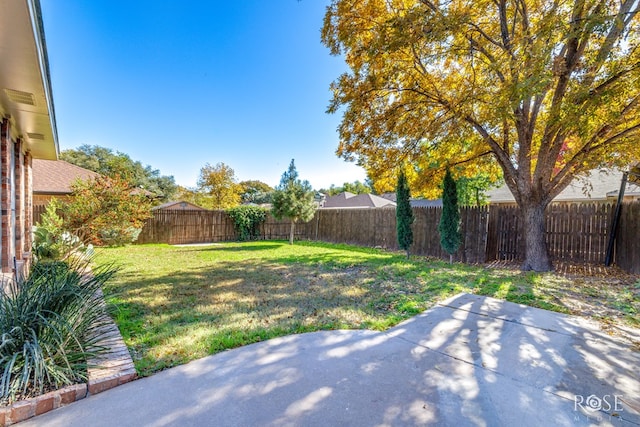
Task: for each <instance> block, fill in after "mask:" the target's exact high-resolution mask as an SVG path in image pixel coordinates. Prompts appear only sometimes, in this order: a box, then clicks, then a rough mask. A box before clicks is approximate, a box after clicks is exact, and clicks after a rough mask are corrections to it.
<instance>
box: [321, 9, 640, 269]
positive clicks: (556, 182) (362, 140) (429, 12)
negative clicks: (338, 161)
mask: <svg viewBox="0 0 640 427" xmlns="http://www.w3.org/2000/svg"><path fill="white" fill-rule="evenodd" d="M639 2H640V0H617V1H613V0H558V1H546V0H536V1H533V0H474V1H468V0H464V1H463V0H449V1H437V0H333V1H332V3H331V5H330V6H329V7H328V8H327V13H326V16H325V23H324V27H323V31H322V40H323V42H324V43H325V44H326V45H327V46H328V47H329V48H330V49H331V51H332V53H334V54H336V55H339V54H343V55H344V58H345V60H346V62H347V64H348V65H349V67H350V72H348V73H345V74H343V75H342V76H340V77H339V78H338V79H337V80H336V81H335V82H334V83H333V85H332V89H333V93H334V98H333V101H332V103H331V105H330V107H329V111H330V112H337V111H343V114H344V115H343V119H342V123H341V125H340V128H339V131H340V136H341V141H340V146H339V148H338V154H339V155H340V156H342V157H345V158H347V159H353V160H357V161H358V162H360V163H361V164H362V165H363V166H365V167H366V168H367V171H368V172H369V174H370V175H371V176H372V178H373V179H374V180H376V179H380V178H383V177H385V174H386V173H388V171H392V170H394V167H392V166H393V165H395V164H396V163H398V161H403V162H407V161H409V162H410V163H411V164H412V165H413V170H412V173H413V176H411V179H412V187H413V188H414V189H416V190H418V191H420V189H422V190H426V189H428V188H430V187H431V186H432V185H433V183H437V182H440V180H439V179H436V177H434V176H433V172H432V171H434V170H437V171H440V172H441V173H443V172H444V170H445V169H446V167H447V166H457V167H464V169H465V171H466V174H468V175H470V176H472V175H474V174H475V173H476V172H478V171H486V170H491V168H492V167H495V165H497V166H499V168H500V169H501V170H502V174H503V176H504V179H505V181H506V183H507V185H508V186H509V189H510V190H511V192H512V193H513V195H514V196H515V199H516V201H517V203H518V205H519V207H520V210H521V213H522V221H523V226H524V233H525V241H526V245H525V247H526V252H525V262H524V264H523V266H522V267H523V269H526V270H530V269H532V270H538V271H546V270H549V269H551V267H552V266H551V262H550V259H549V256H548V251H547V248H546V244H545V236H544V235H545V225H544V219H543V218H544V217H543V213H544V210H545V208H546V206H547V205H548V204H549V202H550V201H551V200H552V199H553V198H554V197H555V196H556V195H557V194H558V193H560V191H562V190H563V189H564V188H565V187H566V186H567V185H568V184H569V183H570V182H571V181H572V180H573V179H574V178H575V177H576V176H579V175H580V174H583V173H585V172H586V171H588V170H590V169H593V168H596V167H603V166H619V167H626V166H627V165H629V164H630V163H631V162H633V161H637V160H638V158H639V157H640V141H639V138H638V136H639V135H640V102H639V101H640V48H639V46H638V42H639V38H640V28H639V27H640V25H639V19H638V8H639Z"/></svg>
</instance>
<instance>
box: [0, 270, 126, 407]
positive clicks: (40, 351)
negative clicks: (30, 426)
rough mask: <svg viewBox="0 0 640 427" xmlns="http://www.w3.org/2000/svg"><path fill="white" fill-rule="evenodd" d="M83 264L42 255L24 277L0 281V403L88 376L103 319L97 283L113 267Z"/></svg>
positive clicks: (102, 305) (111, 271)
mask: <svg viewBox="0 0 640 427" xmlns="http://www.w3.org/2000/svg"><path fill="white" fill-rule="evenodd" d="M86 267H87V264H86V262H62V261H53V262H52V261H47V262H43V261H41V262H37V263H36V264H34V266H33V268H32V270H31V273H30V275H29V276H28V277H27V278H26V279H24V280H21V281H19V282H16V281H13V282H10V283H6V284H5V286H0V331H1V332H0V333H1V335H0V404H9V403H11V402H13V401H15V400H19V399H21V398H27V397H33V396H37V395H39V394H42V393H45V392H47V391H50V390H54V389H57V388H60V387H63V386H65V385H71V384H75V383H78V382H82V381H85V380H86V379H87V367H88V360H90V359H91V358H92V357H95V356H96V355H98V354H99V353H100V351H101V350H102V348H101V347H100V346H99V345H98V341H99V340H100V338H101V337H100V334H99V333H98V330H99V328H101V327H102V326H104V325H105V322H107V321H108V315H107V312H106V307H105V304H104V302H103V300H102V296H101V293H100V289H101V286H102V285H103V284H104V283H105V282H106V281H108V280H109V279H110V278H111V277H112V276H113V274H114V272H115V269H114V268H113V267H112V266H104V267H101V268H98V269H95V270H94V271H93V273H92V274H87V273H86V272H85V269H86Z"/></svg>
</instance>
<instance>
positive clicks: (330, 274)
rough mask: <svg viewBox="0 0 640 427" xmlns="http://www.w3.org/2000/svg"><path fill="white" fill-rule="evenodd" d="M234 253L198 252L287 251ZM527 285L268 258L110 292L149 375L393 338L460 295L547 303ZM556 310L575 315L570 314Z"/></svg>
mask: <svg viewBox="0 0 640 427" xmlns="http://www.w3.org/2000/svg"><path fill="white" fill-rule="evenodd" d="M229 246H230V247H227V248H220V247H214V248H198V249H197V251H225V250H226V251H241V250H247V251H251V252H254V251H258V250H267V251H268V250H269V249H274V248H277V247H278V246H282V244H259V245H251V244H241V245H239V246H235V245H233V244H230V245H229ZM314 246H315V245H314ZM333 248H335V246H329V249H333ZM348 248H350V247H348ZM363 254H367V255H368V256H366V257H364V256H362V255H363ZM159 262H162V261H159ZM527 277H528V276H526V275H519V274H514V273H513V272H510V273H509V274H505V273H504V272H500V271H496V270H487V269H481V268H474V267H469V266H464V265H459V264H453V265H450V264H447V263H443V262H439V261H434V262H424V261H423V260H411V261H407V259H406V258H405V257H404V255H395V254H389V253H384V252H380V251H374V252H371V251H370V250H369V251H359V252H355V253H354V254H353V255H351V254H336V253H331V252H328V253H319V254H318V253H314V254H301V255H289V256H277V255H273V257H269V256H266V255H265V256H263V257H261V258H259V259H256V258H253V259H249V260H246V261H242V260H240V261H237V260H233V261H217V262H215V263H214V264H212V265H207V266H202V264H197V265H194V266H189V265H185V266H184V267H183V268H182V269H181V271H177V272H171V273H170V274H163V275H159V276H152V275H150V274H149V275H141V274H140V272H139V271H138V270H137V269H136V268H130V269H125V270H124V271H123V272H122V274H121V276H120V278H119V279H118V281H117V283H114V284H112V285H110V286H108V287H106V288H105V294H106V295H107V298H108V299H109V301H110V302H111V303H113V304H115V305H117V306H119V307H120V310H119V311H118V312H117V313H116V316H115V320H116V322H117V324H118V326H119V327H120V329H121V331H122V334H123V336H124V338H125V341H126V342H127V345H128V346H129V347H130V349H131V351H132V354H133V356H134V361H135V363H136V367H137V369H138V371H139V374H140V375H149V374H151V373H153V372H155V371H158V370H162V369H165V368H167V367H171V366H175V365H178V364H182V363H185V362H187V361H189V360H193V359H197V358H199V357H203V356H205V355H208V354H213V353H216V352H219V351H223V350H226V349H229V348H234V347H238V346H241V345H246V344H250V343H253V342H257V341H262V340H266V339H270V338H274V337H277V336H283V335H289V334H293V333H300V332H310V331H316V330H333V329H363V328H368V329H376V330H384V329H386V328H389V327H391V326H394V325H396V324H397V323H399V322H400V321H402V320H405V319H407V318H409V317H411V316H414V315H416V314H418V313H420V312H422V311H424V310H426V309H428V308H430V307H432V306H433V305H434V304H435V303H436V302H437V301H440V300H442V299H444V298H447V297H449V296H451V295H454V294H457V293H459V292H471V293H478V294H481V295H487V296H494V297H496V298H501V299H508V300H512V301H514V302H521V303H527V304H529V305H534V306H540V305H541V304H542V303H546V302H545V301H543V300H541V299H540V298H539V297H537V296H536V295H534V293H533V284H532V283H528V282H527V280H526V279H527ZM516 282H517V283H516ZM545 308H546V307H545ZM551 308H553V309H556V311H565V308H563V307H562V306H552V307H551Z"/></svg>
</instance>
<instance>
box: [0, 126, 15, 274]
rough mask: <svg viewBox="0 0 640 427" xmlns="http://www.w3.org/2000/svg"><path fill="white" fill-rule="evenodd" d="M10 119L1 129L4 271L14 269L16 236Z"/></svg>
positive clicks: (0, 263)
mask: <svg viewBox="0 0 640 427" xmlns="http://www.w3.org/2000/svg"><path fill="white" fill-rule="evenodd" d="M10 127H11V126H10V124H9V120H7V119H4V120H3V121H2V125H1V129H0V169H1V171H0V212H1V213H2V223H1V224H0V233H1V234H0V238H1V239H2V244H1V245H0V247H1V248H2V255H1V256H0V267H1V268H2V272H4V273H11V272H12V271H13V255H14V240H13V239H14V237H13V230H12V227H11V223H12V216H13V213H12V212H11V157H12V156H13V143H12V142H11V135H10V132H9V130H10Z"/></svg>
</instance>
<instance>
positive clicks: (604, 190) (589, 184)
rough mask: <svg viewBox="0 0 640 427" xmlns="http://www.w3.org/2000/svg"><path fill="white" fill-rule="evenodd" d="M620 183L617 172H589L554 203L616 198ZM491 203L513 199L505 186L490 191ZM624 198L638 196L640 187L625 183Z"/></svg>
mask: <svg viewBox="0 0 640 427" xmlns="http://www.w3.org/2000/svg"><path fill="white" fill-rule="evenodd" d="M621 181H622V172H621V171H618V170H611V169H605V170H598V169H594V170H592V171H590V172H589V173H588V174H587V175H585V176H584V177H580V178H576V179H574V180H573V181H572V182H571V184H569V186H567V188H565V189H564V190H562V192H561V193H560V194H558V196H556V198H555V199H553V200H554V201H556V202H572V201H578V200H593V201H595V200H607V198H612V197H617V195H618V191H619V190H620V183H621ZM487 195H488V196H489V201H490V202H491V203H512V202H514V201H515V198H514V197H513V195H512V194H511V191H510V190H509V188H508V187H507V186H506V185H502V186H501V187H499V188H496V189H493V190H490V191H489V192H488V194H487ZM625 195H626V196H632V197H633V196H640V186H638V185H636V184H633V183H631V182H628V183H627V187H626V189H625Z"/></svg>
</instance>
